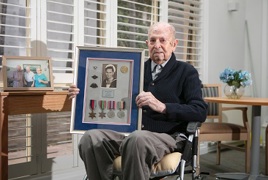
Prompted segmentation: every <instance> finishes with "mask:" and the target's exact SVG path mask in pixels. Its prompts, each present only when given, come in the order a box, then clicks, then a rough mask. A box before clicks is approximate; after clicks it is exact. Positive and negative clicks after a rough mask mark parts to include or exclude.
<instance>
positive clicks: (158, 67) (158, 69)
mask: <svg viewBox="0 0 268 180" xmlns="http://www.w3.org/2000/svg"><path fill="white" fill-rule="evenodd" d="M169 59H170V58H169ZM169 59H168V60H167V61H166V62H164V63H163V64H156V63H155V62H154V61H152V63H151V72H152V77H153V80H154V79H156V77H157V76H158V74H159V73H160V72H161V71H162V69H163V68H164V67H165V65H166V64H167V62H168V61H169Z"/></svg>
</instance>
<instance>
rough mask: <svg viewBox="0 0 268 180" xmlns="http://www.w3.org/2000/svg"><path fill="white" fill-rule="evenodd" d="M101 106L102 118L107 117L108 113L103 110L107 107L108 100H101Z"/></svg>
mask: <svg viewBox="0 0 268 180" xmlns="http://www.w3.org/2000/svg"><path fill="white" fill-rule="evenodd" d="M99 106H100V109H101V112H100V115H99V117H101V118H104V117H106V116H105V114H106V113H104V112H103V111H104V109H105V108H106V101H99Z"/></svg>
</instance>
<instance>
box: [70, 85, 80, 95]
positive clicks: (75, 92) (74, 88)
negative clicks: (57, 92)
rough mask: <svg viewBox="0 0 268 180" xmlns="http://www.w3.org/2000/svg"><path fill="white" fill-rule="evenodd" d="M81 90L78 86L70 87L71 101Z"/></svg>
mask: <svg viewBox="0 0 268 180" xmlns="http://www.w3.org/2000/svg"><path fill="white" fill-rule="evenodd" d="M79 91H80V89H79V88H77V86H76V85H74V84H72V85H71V86H70V87H69V99H72V98H75V97H76V95H77V94H79Z"/></svg>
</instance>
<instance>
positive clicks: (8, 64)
mask: <svg viewBox="0 0 268 180" xmlns="http://www.w3.org/2000/svg"><path fill="white" fill-rule="evenodd" d="M3 83H4V88H3V89H4V91H14V90H24V91H25V90H53V87H54V86H53V77H52V69H51V60H50V58H48V57H26V56H3Z"/></svg>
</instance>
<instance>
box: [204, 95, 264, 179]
mask: <svg viewBox="0 0 268 180" xmlns="http://www.w3.org/2000/svg"><path fill="white" fill-rule="evenodd" d="M204 99H205V101H207V102H215V103H224V104H240V105H251V106H252V123H251V135H252V142H251V153H250V174H245V173H221V174H220V173H219V174H216V176H217V177H218V178H227V179H250V180H253V179H268V177H265V176H262V175H260V174H259V159H260V134H261V106H268V98H254V97H242V98H241V99H228V98H226V97H206V98H204Z"/></svg>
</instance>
